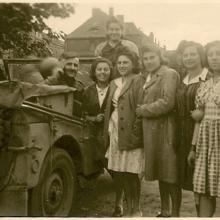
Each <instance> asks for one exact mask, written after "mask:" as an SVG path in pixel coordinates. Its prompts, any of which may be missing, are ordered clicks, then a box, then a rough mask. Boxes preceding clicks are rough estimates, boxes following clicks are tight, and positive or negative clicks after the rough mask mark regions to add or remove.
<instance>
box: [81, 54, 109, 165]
mask: <svg viewBox="0 0 220 220" xmlns="http://www.w3.org/2000/svg"><path fill="white" fill-rule="evenodd" d="M111 75H112V64H111V62H110V61H109V60H107V59H105V58H98V59H96V60H95V61H94V62H93V64H92V66H91V78H92V79H93V80H94V82H95V83H94V84H93V85H91V86H89V87H87V88H86V89H85V91H84V93H83V99H82V100H83V103H82V109H83V112H84V116H85V119H86V121H87V126H88V128H89V133H90V141H91V142H92V143H93V144H92V147H93V148H96V149H95V150H94V152H95V155H94V159H95V160H96V161H97V162H99V165H101V163H103V162H104V156H105V148H104V139H103V123H104V111H105V107H106V99H107V97H108V91H109V82H110V79H111ZM100 162H101V163H100Z"/></svg>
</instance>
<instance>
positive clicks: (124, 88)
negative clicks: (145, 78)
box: [115, 74, 135, 97]
mask: <svg viewBox="0 0 220 220" xmlns="http://www.w3.org/2000/svg"><path fill="white" fill-rule="evenodd" d="M134 77H135V75H133V74H130V75H129V76H128V77H127V79H126V82H125V84H124V85H122V78H121V77H120V78H118V79H115V84H116V86H122V90H121V93H120V95H119V97H120V96H122V95H123V94H124V93H125V92H126V91H127V90H128V89H129V87H130V85H131V83H132V81H133V79H134Z"/></svg>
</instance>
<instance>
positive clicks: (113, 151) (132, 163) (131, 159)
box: [106, 78, 144, 174]
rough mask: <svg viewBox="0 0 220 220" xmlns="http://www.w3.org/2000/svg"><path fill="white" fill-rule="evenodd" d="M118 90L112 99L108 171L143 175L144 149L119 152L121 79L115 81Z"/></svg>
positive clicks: (107, 154)
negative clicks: (118, 106) (112, 109)
mask: <svg viewBox="0 0 220 220" xmlns="http://www.w3.org/2000/svg"><path fill="white" fill-rule="evenodd" d="M115 84H116V85H117V89H116V90H115V93H114V95H113V98H112V103H113V106H114V111H113V113H112V115H111V118H110V121H109V129H108V131H109V139H110V145H109V148H108V150H107V152H106V158H108V169H109V170H113V171H117V172H130V173H137V174H138V173H141V172H142V169H143V155H144V154H143V149H141V148H137V149H132V150H119V147H118V118H119V117H118V109H117V104H118V98H119V95H120V93H121V90H122V88H123V86H124V85H123V84H122V80H121V78H118V79H116V80H115Z"/></svg>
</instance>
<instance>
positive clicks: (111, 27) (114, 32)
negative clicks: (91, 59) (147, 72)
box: [95, 17, 139, 78]
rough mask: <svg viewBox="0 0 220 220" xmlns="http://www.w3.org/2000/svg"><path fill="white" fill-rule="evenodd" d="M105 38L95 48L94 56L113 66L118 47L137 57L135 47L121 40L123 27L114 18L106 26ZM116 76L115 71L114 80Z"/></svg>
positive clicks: (131, 43)
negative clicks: (126, 49) (124, 48)
mask: <svg viewBox="0 0 220 220" xmlns="http://www.w3.org/2000/svg"><path fill="white" fill-rule="evenodd" d="M106 37H107V40H106V41H105V42H102V43H100V44H99V45H98V46H97V47H96V49H95V55H96V56H102V57H105V58H107V59H109V60H111V62H112V64H113V66H115V65H116V56H117V50H118V49H120V47H126V48H128V49H129V50H130V51H132V52H134V53H136V54H137V55H139V52H138V48H137V46H136V45H135V44H134V43H133V42H131V41H129V40H124V39H123V25H122V24H121V23H120V22H119V21H118V20H117V19H116V18H114V17H112V18H111V19H110V20H109V21H108V22H107V24H106ZM118 76H119V75H117V74H116V70H115V71H114V78H116V77H118Z"/></svg>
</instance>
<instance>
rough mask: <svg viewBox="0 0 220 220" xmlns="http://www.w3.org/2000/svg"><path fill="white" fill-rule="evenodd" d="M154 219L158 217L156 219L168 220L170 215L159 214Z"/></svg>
mask: <svg viewBox="0 0 220 220" xmlns="http://www.w3.org/2000/svg"><path fill="white" fill-rule="evenodd" d="M156 217H158V218H170V217H171V215H163V214H162V213H159V214H158V215H157V216H156Z"/></svg>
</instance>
